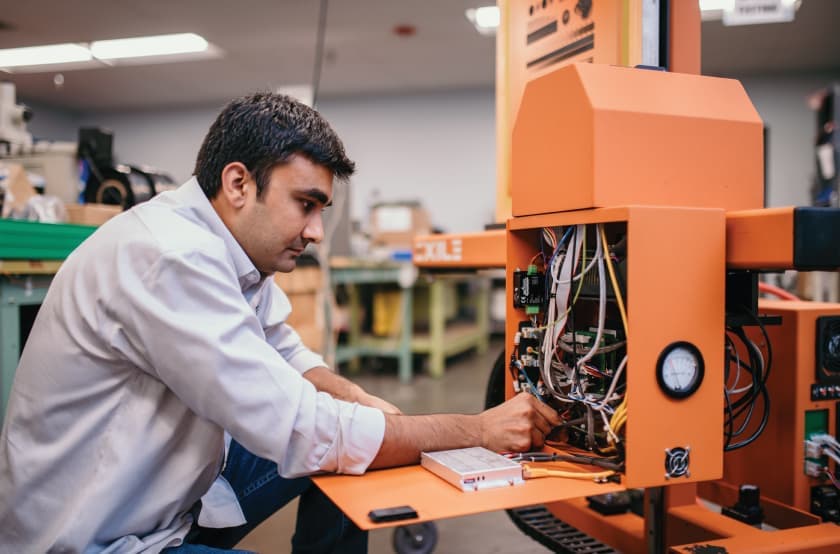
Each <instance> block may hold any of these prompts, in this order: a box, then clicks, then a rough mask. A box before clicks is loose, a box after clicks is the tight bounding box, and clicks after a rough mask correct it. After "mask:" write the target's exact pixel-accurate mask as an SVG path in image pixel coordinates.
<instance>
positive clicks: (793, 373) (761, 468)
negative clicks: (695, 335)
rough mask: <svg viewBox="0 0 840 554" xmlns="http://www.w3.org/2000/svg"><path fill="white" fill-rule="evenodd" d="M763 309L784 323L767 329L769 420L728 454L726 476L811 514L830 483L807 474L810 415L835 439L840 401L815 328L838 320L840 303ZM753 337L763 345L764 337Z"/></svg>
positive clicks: (769, 304) (772, 304)
mask: <svg viewBox="0 0 840 554" xmlns="http://www.w3.org/2000/svg"><path fill="white" fill-rule="evenodd" d="M759 311H760V312H761V313H762V314H766V315H771V316H779V317H781V324H780V325H768V326H767V327H766V329H767V333H768V335H769V337H770V344H771V345H772V348H773V366H772V367H771V373H770V376H769V378H768V379H767V388H768V392H769V395H770V418H769V420H768V424H767V428H766V429H765V430H764V433H762V434H761V436H759V437H758V439H757V440H756V441H755V442H754V443H752V444H751V445H749V446H747V447H746V448H742V449H740V450H736V451H734V452H728V453H727V454H726V455H725V457H724V468H725V471H724V478H725V480H726V481H728V482H730V483H733V484H742V483H750V484H754V485H758V486H759V487H760V488H761V494H762V496H766V497H769V498H773V499H775V500H778V501H780V502H783V503H785V504H788V505H791V506H794V507H796V508H799V509H801V510H805V511H808V510H809V509H810V507H811V506H810V502H811V487H814V486H817V485H824V484H827V483H828V481H827V480H826V479H825V478H813V477H809V476H808V475H806V473H805V457H806V455H805V438H806V414H811V415H816V416H818V417H817V418H816V419H818V420H819V419H824V421H825V428H824V429H823V431H824V432H826V433H828V434H830V435H832V436H836V435H837V431H838V429H837V416H838V411H837V404H838V400H840V393H838V391H840V388H835V386H834V384H832V383H826V382H820V377H818V374H819V370H820V368H819V367H818V363H817V350H818V347H819V344H818V342H817V335H818V327H817V325H818V320H819V318H823V317H834V318H837V319H838V320H840V304H829V303H820V302H791V301H762V302H761V303H760V305H759ZM752 335H753V340H755V341H756V342H759V343H762V342H763V338H762V337H761V335H760V334H758V333H752ZM812 388H815V390H813V391H812ZM812 395H815V396H812ZM831 465H832V466H833V465H834V464H831Z"/></svg>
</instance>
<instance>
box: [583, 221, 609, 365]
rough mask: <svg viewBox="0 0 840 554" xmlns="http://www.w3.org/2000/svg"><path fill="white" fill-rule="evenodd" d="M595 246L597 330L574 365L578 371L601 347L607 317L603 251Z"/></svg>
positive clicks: (598, 243) (596, 242) (598, 242)
mask: <svg viewBox="0 0 840 554" xmlns="http://www.w3.org/2000/svg"><path fill="white" fill-rule="evenodd" d="M595 229H596V231H595V232H596V233H598V235H597V236H600V232H601V225H600V224H598V225H596V226H595ZM595 244H596V245H597V246H596V247H595V259H596V260H598V281H599V287H598V289H599V290H598V295H599V298H598V330H597V331H596V332H595V343H594V344H593V345H592V348H590V349H589V352H587V353H586V354H585V355H584V356H582V357H581V358H579V359H578V361H577V363H576V364H575V366H576V369H577V370H578V371H580V367H581V365H583V364H584V363H586V362H588V361H589V360H591V359H592V357H593V356H594V355H595V353H596V351H597V349H598V346H600V345H601V338H602V336H603V334H604V323H605V322H606V317H607V281H606V279H605V276H604V251H603V249H602V247H601V241H600V240H596V241H595Z"/></svg>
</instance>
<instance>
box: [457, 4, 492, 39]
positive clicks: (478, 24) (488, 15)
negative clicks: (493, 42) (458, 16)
mask: <svg viewBox="0 0 840 554" xmlns="http://www.w3.org/2000/svg"><path fill="white" fill-rule="evenodd" d="M465 14H466V16H467V19H469V20H470V23H472V24H473V25H475V28H476V30H477V31H478V32H479V33H481V34H482V35H492V34H495V33H496V28H497V27H498V26H499V20H500V14H499V8H498V7H497V6H482V7H480V8H470V9H468V10H467V11H466V12H465Z"/></svg>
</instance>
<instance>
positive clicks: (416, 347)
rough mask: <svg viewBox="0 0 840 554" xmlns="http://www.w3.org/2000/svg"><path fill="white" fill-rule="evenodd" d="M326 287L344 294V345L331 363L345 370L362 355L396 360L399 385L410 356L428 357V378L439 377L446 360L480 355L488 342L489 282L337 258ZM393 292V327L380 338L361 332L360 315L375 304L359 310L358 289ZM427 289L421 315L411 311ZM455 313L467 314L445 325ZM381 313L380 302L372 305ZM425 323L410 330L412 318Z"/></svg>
mask: <svg viewBox="0 0 840 554" xmlns="http://www.w3.org/2000/svg"><path fill="white" fill-rule="evenodd" d="M330 282H331V284H332V286H333V287H334V288H335V287H343V288H344V289H345V291H346V296H347V304H346V305H347V310H348V324H347V327H348V328H347V338H346V341H344V342H343V343H340V344H339V345H338V347H337V348H336V352H335V360H336V363H344V362H347V363H349V369H350V371H351V372H354V371H358V369H359V368H360V364H361V358H362V357H363V356H377V357H391V358H396V359H397V364H398V370H397V372H398V375H399V378H400V380H401V381H403V382H409V381H410V380H411V377H412V358H413V355H414V354H423V355H427V356H428V370H429V374H430V375H432V376H433V377H440V376H442V375H443V371H444V367H445V363H446V358H447V357H448V356H452V355H454V354H458V353H461V352H464V351H466V350H469V349H471V348H475V349H476V350H477V351H478V352H485V351H486V350H487V344H488V340H489V311H488V300H489V280H488V279H487V278H485V277H482V276H476V275H466V274H430V273H418V272H417V269H416V268H415V267H414V266H413V265H411V263H410V262H406V263H396V262H388V263H371V262H363V261H358V260H342V261H340V262H338V263H335V262H333V263H331V266H330ZM364 287H376V288H379V289H384V288H388V287H390V288H391V289H396V290H397V291H398V294H399V302H398V314H397V318H396V319H397V320H396V323H395V324H394V325H393V326H392V330H391V332H389V333H387V334H386V336H381V333H380V334H379V336H377V334H374V333H372V332H370V331H369V330H366V329H364V326H363V320H364V311H365V310H366V309H375V308H377V306H370V305H366V306H363V299H362V296H363V295H362V288H364ZM425 288H428V291H427V292H428V302H427V303H426V305H425V306H424V311H425V312H426V313H422V314H418V313H415V307H414V304H415V302H414V301H415V297H416V296H417V295H418V293H422V294H424V295H425V293H426V291H424V290H423V289H425ZM451 302H455V303H456V304H457V309H458V310H460V311H467V312H469V313H470V314H471V316H470V317H469V318H468V319H467V320H464V319H463V318H458V319H456V320H454V321H447V320H448V318H447V315H449V314H450V313H451V312H452V310H453V305H451V304H450V303H451ZM378 308H379V309H381V304H380V306H378ZM418 319H419V320H423V321H424V322H427V323H428V324H427V326H424V327H427V329H424V330H422V331H421V330H419V329H417V328H415V322H416V320H418Z"/></svg>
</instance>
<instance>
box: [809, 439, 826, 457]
mask: <svg viewBox="0 0 840 554" xmlns="http://www.w3.org/2000/svg"><path fill="white" fill-rule="evenodd" d="M822 455H823V452H822V445H821V444H820V443H818V442H816V441H813V440H806V441H805V457H806V458H820V457H821V456H822Z"/></svg>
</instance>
